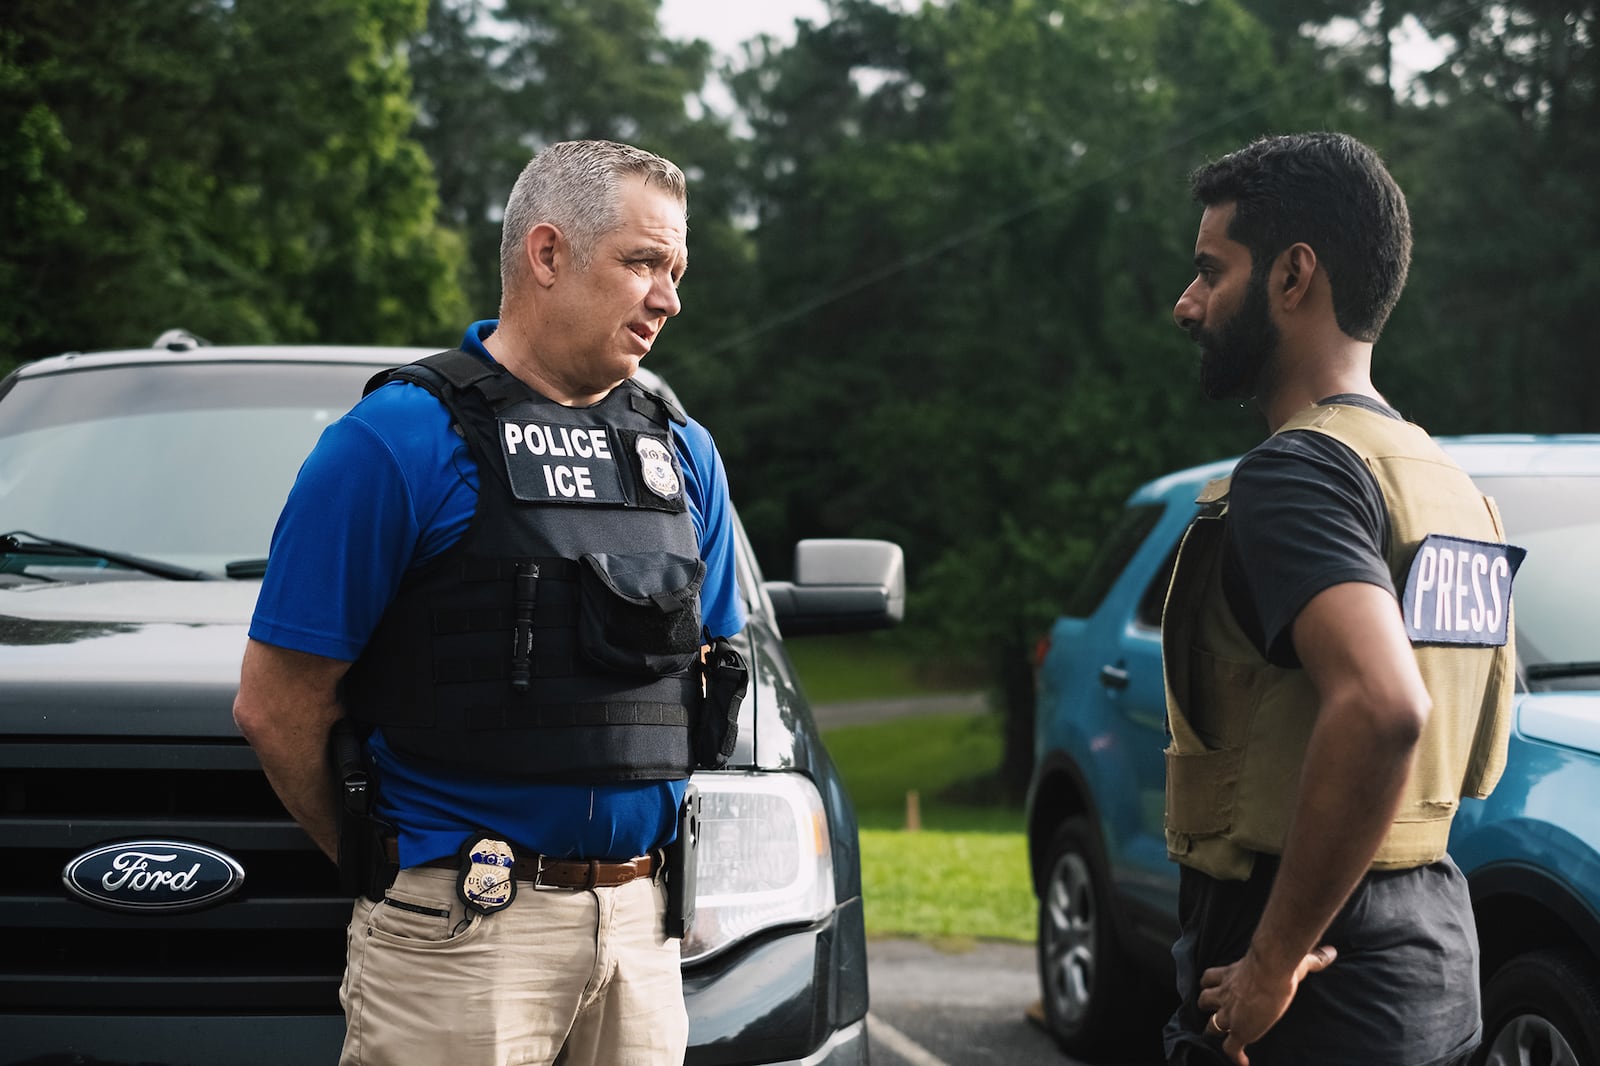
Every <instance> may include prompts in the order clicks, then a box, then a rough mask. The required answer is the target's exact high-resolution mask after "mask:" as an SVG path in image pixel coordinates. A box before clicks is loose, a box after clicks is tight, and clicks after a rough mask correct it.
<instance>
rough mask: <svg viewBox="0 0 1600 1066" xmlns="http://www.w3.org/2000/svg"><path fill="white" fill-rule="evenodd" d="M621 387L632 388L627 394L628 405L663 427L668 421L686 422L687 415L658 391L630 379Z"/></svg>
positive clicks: (683, 423)
mask: <svg viewBox="0 0 1600 1066" xmlns="http://www.w3.org/2000/svg"><path fill="white" fill-rule="evenodd" d="M621 387H622V388H626V389H631V390H632V392H631V393H630V394H629V395H628V406H629V407H632V408H633V409H634V411H636V412H638V413H639V414H641V415H643V416H644V417H645V418H648V419H649V420H650V421H652V422H654V423H656V425H658V426H661V427H662V428H663V429H665V428H666V426H667V423H668V422H676V423H677V424H678V425H680V426H682V425H687V424H688V421H689V416H688V415H686V414H684V413H683V409H682V408H680V407H679V406H678V405H677V404H675V403H673V402H672V401H671V400H669V399H667V398H666V397H665V396H663V395H661V394H660V393H659V392H653V391H651V390H650V389H647V388H645V387H644V386H643V385H641V384H639V383H638V382H637V381H634V380H632V379H630V380H628V381H625V382H623V384H622V386H621Z"/></svg>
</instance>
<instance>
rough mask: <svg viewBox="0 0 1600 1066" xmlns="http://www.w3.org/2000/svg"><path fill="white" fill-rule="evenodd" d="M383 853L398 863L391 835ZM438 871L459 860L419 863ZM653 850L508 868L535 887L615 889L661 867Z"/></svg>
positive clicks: (546, 859) (542, 859)
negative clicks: (610, 858) (618, 858)
mask: <svg viewBox="0 0 1600 1066" xmlns="http://www.w3.org/2000/svg"><path fill="white" fill-rule="evenodd" d="M383 852H384V856H385V857H386V858H387V859H388V860H389V861H390V862H392V863H394V864H395V865H397V866H398V865H399V863H400V848H399V845H398V844H397V843H396V841H395V839H394V838H393V837H390V838H388V839H387V840H385V841H384V842H383ZM418 865H420V866H427V867H430V868H433V869H440V870H456V869H460V867H461V860H459V859H452V858H445V859H433V860H431V861H429V862H424V863H419V864H418ZM661 865H662V864H661V859H660V856H659V855H658V854H657V853H651V854H649V855H640V856H638V857H637V858H633V859H628V860H626V861H624V862H599V861H597V860H593V859H552V858H551V857H550V856H548V855H538V854H535V855H527V856H519V857H518V859H517V861H516V863H515V864H514V865H513V866H512V867H511V876H512V878H514V879H515V880H518V881H526V882H528V883H530V884H532V885H533V886H534V887H535V888H583V889H588V888H616V887H617V886H618V885H625V884H627V883H628V882H629V881H632V880H635V879H636V878H640V877H650V876H651V875H653V874H654V873H655V872H656V871H658V870H660V869H661Z"/></svg>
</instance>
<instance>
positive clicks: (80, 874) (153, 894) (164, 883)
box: [61, 840, 244, 914]
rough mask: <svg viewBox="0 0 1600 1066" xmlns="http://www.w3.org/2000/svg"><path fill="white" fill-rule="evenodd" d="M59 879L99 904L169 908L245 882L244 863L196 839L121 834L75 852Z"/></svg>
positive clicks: (203, 900) (218, 897)
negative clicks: (194, 841)
mask: <svg viewBox="0 0 1600 1066" xmlns="http://www.w3.org/2000/svg"><path fill="white" fill-rule="evenodd" d="M61 880H62V882H63V883H64V884H65V885H66V886H67V891H68V892H71V893H72V894H73V895H74V896H77V897H78V898H79V899H81V900H85V901H86V902H89V903H93V904H95V905H97V906H100V907H110V908H112V909H113V910H119V911H139V912H142V913H146V914H172V913H175V912H177V911H192V910H198V909H199V908H201V907H210V906H213V905H215V904H217V903H221V902H222V901H223V900H225V899H227V898H228V897H229V896H231V895H233V894H234V893H235V892H237V891H239V888H240V886H242V885H243V884H244V867H243V866H240V865H239V864H238V863H237V862H236V861H234V859H233V857H232V856H230V855H225V854H223V853H222V852H220V851H217V850H216V849H215V848H208V847H204V846H202V845H200V844H185V843H183V842H182V841H179V840H123V841H118V842H117V843H115V844H105V845H102V846H101V847H98V848H95V849H94V850H93V851H86V852H84V853H83V854H82V855H79V856H78V857H77V858H76V859H73V860H72V861H71V862H69V863H67V866H66V869H64V870H62V871H61Z"/></svg>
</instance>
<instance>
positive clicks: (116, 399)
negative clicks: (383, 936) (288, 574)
mask: <svg viewBox="0 0 1600 1066" xmlns="http://www.w3.org/2000/svg"><path fill="white" fill-rule="evenodd" d="M430 351H431V350H430V349H395V348H388V349H379V348H333V347H256V348H243V347H241V348H225V347H207V346H201V345H199V344H197V343H196V342H194V341H193V339H192V338H188V337H187V336H184V335H181V334H177V335H173V336H171V337H167V338H164V343H158V346H157V347H156V348H155V349H150V350H141V351H121V352H104V353H97V354H87V355H85V354H76V353H74V354H68V355H61V356H56V357H54V358H50V359H45V360H42V361H39V362H37V363H33V364H30V365H27V366H24V367H23V368H21V369H20V370H18V371H17V372H15V373H14V374H12V375H11V376H10V377H8V378H6V379H5V380H4V381H3V382H0V516H3V517H0V795H3V803H0V869H3V870H4V871H5V877H4V879H3V883H0V941H3V942H4V944H5V950H4V951H3V952H0V1066H15V1064H22V1063H28V1064H34V1066H42V1064H46V1063H61V1064H66V1063H96V1062H100V1063H108V1064H109V1063H130V1062H137V1063H141V1064H156V1063H160V1064H172V1066H177V1064H194V1066H215V1064H217V1063H229V1064H234V1066H244V1064H250V1063H263V1064H265V1063H273V1064H277V1063H283V1062H292V1063H314V1062H333V1061H335V1060H336V1059H337V1057H338V1050H339V1045H340V1042H341V1041H342V1039H343V1031H344V1020H343V1017H342V1016H341V1014H340V1012H339V1004H338V986H339V981H340V977H341V975H342V972H343V968H344V927H345V924H346V922H347V921H348V918H349V911H350V902H349V899H348V898H346V897H344V896H342V895H341V894H340V892H339V888H338V884H337V877H336V874H335V871H334V869H333V867H332V866H331V864H329V863H328V862H327V860H326V859H325V858H323V856H322V855H321V854H320V853H319V852H318V851H317V850H316V849H315V848H314V847H313V846H312V845H311V844H310V842H309V840H308V839H307V838H306V837H305V835H304V834H303V833H302V832H301V831H300V830H299V828H298V827H297V826H296V825H295V824H294V823H293V821H291V820H290V819H289V817H288V816H287V815H286V814H285V812H284V810H283V808H282V807H281V806H280V804H279V803H278V800H277V798H276V797H275V795H274V794H273V792H272V790H271V788H270V787H269V786H268V784H267V782H266V779H265V777H264V776H263V775H262V773H261V770H260V767H259V766H258V764H257V762H256V759H255V756H254V754H253V753H252V751H251V749H250V748H249V747H248V746H247V745H246V744H245V743H244V741H243V739H242V738H241V737H240V736H239V735H238V733H237V732H236V731H235V729H234V725H233V718H232V714H231V708H232V703H233V697H234V692H235V689H236V686H237V683H238V674H239V660H240V656H241V654H242V652H243V650H244V644H245V630H246V626H247V624H248V621H249V618H250V614H251V611H252V608H253V607H254V603H255V598H256V593H257V590H258V588H259V585H260V581H259V579H260V577H261V574H262V572H263V568H264V558H263V557H264V556H265V554H266V548H267V544H268V541H269V538H270V535H271V532H272V527H273V522H274V520H275V518H276V516H277V512H278V511H279V509H280V508H281V507H282V505H283V501H284V498H285V496H286V495H287V493H288V489H289V486H290V484H291V482H292V481H293V478H294V475H295V471H296V470H297V469H298V467H299V464H300V461H301V460H302V459H303V458H304V456H305V455H306V453H307V452H308V451H309V450H310V448H311V446H312V444H313V443H314V442H315V440H316V438H317V435H318V434H319V433H320V432H321V430H322V428H323V427H324V426H325V425H327V424H328V423H329V422H330V421H332V420H333V419H335V418H337V417H339V415H340V414H342V413H343V412H344V411H345V410H346V409H347V408H348V407H349V406H350V405H351V404H352V403H353V402H354V400H355V399H356V398H358V397H359V396H360V393H361V387H362V384H363V383H364V382H365V381H366V380H367V378H368V377H370V376H371V375H372V374H373V373H374V372H375V371H377V370H379V369H381V368H383V367H388V366H394V365H397V364H400V363H404V362H408V361H410V360H412V359H415V358H417V357H420V356H423V355H427V354H429V353H430ZM642 376H645V377H648V383H649V384H650V385H652V386H653V387H656V388H662V387H663V386H662V385H661V382H660V380H659V379H658V378H655V377H654V376H652V375H642ZM738 536H739V542H740V548H739V559H738V567H739V584H740V587H741V589H742V591H743V594H744V597H745V607H746V609H747V611H748V613H749V617H750V622H749V625H748V626H747V628H746V629H745V631H744V633H743V634H742V635H741V636H740V638H739V640H738V642H737V643H738V646H739V648H740V650H741V651H742V652H743V654H744V655H745V657H746V659H747V661H748V662H749V663H750V664H751V671H752V679H751V686H750V693H749V696H748V698H747V699H746V701H745V704H744V707H743V711H742V716H741V720H740V730H739V744H738V749H737V751H736V752H735V754H734V757H733V760H732V762H731V763H730V765H729V766H728V768H727V769H726V770H723V771H719V772H716V773H698V774H696V775H695V783H696V784H697V785H698V787H699V790H700V794H701V796H702V797H703V804H704V805H703V810H702V822H701V841H702V843H701V847H700V850H699V864H698V870H697V875H698V890H699V894H698V914H697V916H696V918H695V922H694V926H693V928H692V930H691V931H690V933H689V935H688V936H687V937H686V938H685V939H684V941H683V948H682V951H683V978H684V992H685V998H686V1000H687V1003H688V1009H689V1039H690V1047H689V1052H688V1060H687V1061H688V1062H689V1063H704V1064H711V1063H793V1064H800V1063H806V1064H845V1063H849V1064H861V1063H865V1062H866V1061H867V1038H866V1031H865V1016H866V1012H867V956H866V938H865V932H864V928H863V924H862V911H861V877H860V861H859V852H858V844H857V836H856V822H855V815H854V813H853V811H852V809H851V806H850V803H849V800H848V798H847V796H846V794H845V792H844V788H843V786H842V784H841V783H840V780H839V776H838V774H837V772H836V771H835V769H834V766H833V764H832V762H831V761H830V760H829V758H828V754H827V752H826V750H825V749H824V748H823V745H822V743H821V741H820V739H819V738H818V734H817V730H816V727H815V725H814V723H813V721H812V717H811V712H810V709H809V707H808V706H807V704H806V700H805V697H804V695H803V693H802V691H801V689H800V685H799V683H798V680H797V678H796V676H795V671H794V668H793V666H792V665H791V664H790V662H789V659H788V656H787V655H786V654H785V652H784V647H783V643H782V639H781V636H780V626H782V627H783V629H784V630H787V631H788V632H790V633H791V634H793V633H801V632H805V633H816V632H838V631H845V630H852V629H870V628H875V627H878V626H881V625H886V624H890V623H892V622H893V621H895V620H896V619H898V617H899V616H900V614H901V613H902V611H903V609H904V578H903V564H902V562H901V555H900V551H899V548H898V547H896V546H895V545H893V544H888V543H885V542H882V541H802V542H801V543H800V544H799V545H798V546H797V548H796V553H795V578H794V580H793V581H792V582H765V581H763V580H762V577H761V573H760V570H759V569H758V567H757V565H756V560H755V557H754V555H753V554H752V553H751V551H750V549H749V545H748V543H747V542H746V541H745V538H744V534H743V531H742V529H741V530H739V533H738Z"/></svg>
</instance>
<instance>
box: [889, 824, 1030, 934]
mask: <svg viewBox="0 0 1600 1066" xmlns="http://www.w3.org/2000/svg"><path fill="white" fill-rule="evenodd" d="M861 899H862V905H863V907H864V908H865V914H866V921H867V935H868V936H916V937H938V938H941V939H949V938H966V937H971V938H975V939H988V940H1015V941H1021V942H1024V943H1031V942H1032V941H1033V938H1034V921H1035V919H1034V911H1035V907H1036V906H1037V904H1036V903H1035V901H1034V898H1033V889H1032V888H1031V887H1030V885H1029V883H1028V845H1027V841H1026V840H1025V838H1024V837H1023V835H1022V833H1021V832H1015V833H974V832H945V831H941V830H930V829H924V830H922V831H921V832H919V833H906V832H896V831H892V830H887V829H863V830H862V831H861Z"/></svg>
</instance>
